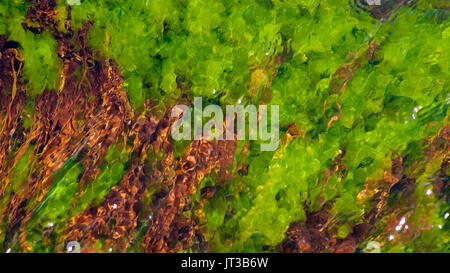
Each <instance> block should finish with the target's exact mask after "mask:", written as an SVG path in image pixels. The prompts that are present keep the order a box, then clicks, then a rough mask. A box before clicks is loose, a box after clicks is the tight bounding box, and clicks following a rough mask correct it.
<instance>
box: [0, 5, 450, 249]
mask: <svg viewBox="0 0 450 273" xmlns="http://www.w3.org/2000/svg"><path fill="white" fill-rule="evenodd" d="M449 15H450V4H449V2H448V1H446V0H432V1H430V0H410V1H406V0H386V1H382V4H381V5H380V6H376V5H369V4H368V3H367V2H366V1H364V0H241V1H228V0H216V1H207V0H132V1H131V0H129V1H127V0H80V1H76V0H30V1H25V0H2V1H1V2H0V251H1V252H66V251H67V246H68V244H69V242H73V241H76V242H78V243H79V244H80V246H81V251H82V252H450V222H449V220H450V219H449V217H448V216H449V215H450V187H449V183H448V181H449V172H450V168H449V140H450V123H449V116H448V105H449V103H450V71H449V63H450V18H449ZM198 96H201V97H202V98H203V101H204V103H205V104H216V105H220V106H221V107H225V105H238V104H242V105H249V104H256V105H258V104H267V105H279V124H280V143H279V146H278V149H277V150H276V151H272V152H267V151H261V150H260V144H261V141H260V140H256V141H248V140H233V141H226V140H207V139H200V140H193V141H185V140H183V141H174V140H173V139H172V138H171V135H170V128H171V126H172V125H173V124H174V122H176V119H175V118H173V117H171V115H170V113H171V109H172V108H173V107H174V106H175V105H177V104H180V103H182V104H185V105H192V104H193V101H194V97H198Z"/></svg>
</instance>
